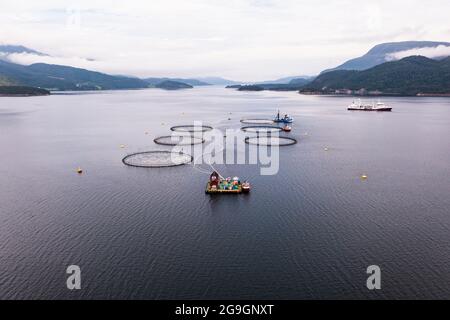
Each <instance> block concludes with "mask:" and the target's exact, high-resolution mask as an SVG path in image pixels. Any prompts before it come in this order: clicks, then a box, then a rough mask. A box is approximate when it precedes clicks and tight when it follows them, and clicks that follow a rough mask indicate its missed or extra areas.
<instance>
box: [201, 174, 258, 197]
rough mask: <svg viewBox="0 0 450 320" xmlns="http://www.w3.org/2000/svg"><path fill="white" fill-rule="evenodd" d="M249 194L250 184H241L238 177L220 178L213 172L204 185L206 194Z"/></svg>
mask: <svg viewBox="0 0 450 320" xmlns="http://www.w3.org/2000/svg"><path fill="white" fill-rule="evenodd" d="M248 192H250V183H248V182H241V181H240V180H239V178H238V177H234V178H233V179H231V178H226V179H224V178H222V177H221V176H220V175H219V174H218V173H217V172H216V171H214V172H213V173H212V174H211V175H210V177H209V181H208V183H207V184H206V189H205V193H207V194H240V193H248Z"/></svg>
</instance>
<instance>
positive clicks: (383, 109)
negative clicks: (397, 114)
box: [347, 108, 392, 112]
mask: <svg viewBox="0 0 450 320" xmlns="http://www.w3.org/2000/svg"><path fill="white" fill-rule="evenodd" d="M347 110H349V111H385V112H389V111H392V108H378V109H372V108H370V109H369V108H367V109H365V108H347Z"/></svg>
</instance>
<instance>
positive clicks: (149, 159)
mask: <svg viewBox="0 0 450 320" xmlns="http://www.w3.org/2000/svg"><path fill="white" fill-rule="evenodd" d="M192 160H193V158H192V156H190V155H188V154H185V153H181V152H171V151H146V152H138V153H133V154H130V155H127V156H126V157H125V158H123V159H122V162H123V163H124V164H125V165H127V166H131V167H139V168H165V167H176V166H181V165H183V164H188V163H190V162H192Z"/></svg>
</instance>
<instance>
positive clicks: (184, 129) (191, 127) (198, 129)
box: [170, 125, 214, 133]
mask: <svg viewBox="0 0 450 320" xmlns="http://www.w3.org/2000/svg"><path fill="white" fill-rule="evenodd" d="M213 129H214V128H213V127H210V126H204V125H201V126H196V125H183V126H174V127H171V128H170V130H171V131H175V132H191V133H195V132H207V131H211V130H213Z"/></svg>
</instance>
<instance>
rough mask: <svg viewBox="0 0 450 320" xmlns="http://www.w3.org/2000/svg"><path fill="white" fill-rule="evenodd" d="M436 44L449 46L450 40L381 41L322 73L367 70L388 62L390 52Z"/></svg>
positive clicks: (430, 46)
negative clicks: (359, 55)
mask: <svg viewBox="0 0 450 320" xmlns="http://www.w3.org/2000/svg"><path fill="white" fill-rule="evenodd" d="M438 46H448V47H450V42H435V41H403V42H389V43H382V44H379V45H376V46H375V47H373V48H372V49H370V50H369V52H367V53H366V54H365V55H363V56H361V57H358V58H355V59H351V60H348V61H347V62H345V63H343V64H341V65H339V66H337V67H336V68H333V69H328V70H324V71H322V73H325V72H330V71H335V70H367V69H370V68H372V67H375V66H377V65H379V64H382V63H385V62H388V61H389V58H388V57H389V55H390V54H393V53H396V52H401V51H407V50H412V49H419V48H435V47H438Z"/></svg>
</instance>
